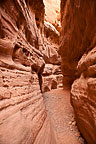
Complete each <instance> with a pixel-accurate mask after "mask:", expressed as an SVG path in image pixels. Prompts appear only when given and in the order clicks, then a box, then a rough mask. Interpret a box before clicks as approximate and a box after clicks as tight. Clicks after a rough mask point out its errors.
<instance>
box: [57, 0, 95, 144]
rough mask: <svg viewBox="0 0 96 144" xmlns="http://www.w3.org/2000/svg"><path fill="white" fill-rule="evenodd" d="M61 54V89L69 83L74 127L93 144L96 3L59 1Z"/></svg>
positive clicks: (93, 0)
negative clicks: (75, 122)
mask: <svg viewBox="0 0 96 144" xmlns="http://www.w3.org/2000/svg"><path fill="white" fill-rule="evenodd" d="M61 18H62V19H61V21H62V30H61V36H60V50H59V52H60V54H61V57H62V73H63V76H64V86H66V85H70V84H71V83H72V82H73V81H74V80H75V79H76V80H75V81H74V82H73V84H72V88H71V103H72V105H73V108H74V111H75V115H76V120H77V125H78V127H79V129H80V131H81V133H82V135H83V136H84V138H85V139H86V141H87V142H88V144H95V143H96V1H95V0H89V1H87V0H85V1H83V0H74V1H72V0H66V1H65V0H62V1H61Z"/></svg>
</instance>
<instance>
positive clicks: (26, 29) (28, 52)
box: [0, 0, 62, 144]
mask: <svg viewBox="0 0 96 144" xmlns="http://www.w3.org/2000/svg"><path fill="white" fill-rule="evenodd" d="M44 13H45V10H44V4H43V1H42V0H8V1H7V0H5V1H1V0H0V144H21V143H22V144H23V143H28V144H32V143H40V140H41V139H40V137H39V140H38V133H39V131H40V130H41V128H43V130H42V131H43V133H46V130H49V129H50V124H49V123H48V122H47V116H46V111H45V105H44V102H43V97H42V93H41V92H42V91H49V90H51V89H54V88H57V85H58V83H59V82H60V81H61V79H60V78H61V77H62V76H60V78H58V74H59V72H58V71H60V69H59V67H60V61H59V58H58V53H57V50H56V49H55V48H57V47H58V39H59V36H58V31H57V30H56V29H55V28H54V27H52V28H53V30H51V28H50V25H48V24H44ZM49 30H50V33H51V34H52V38H50V40H51V39H52V40H51V43H52V42H53V37H54V35H55V36H56V40H55V41H54V42H53V47H51V45H50V44H49V42H48V39H49V38H48V37H49V36H48V34H49V35H50V33H48V34H47V32H48V31H49ZM44 31H45V34H44ZM46 35H47V37H46ZM55 45H56V46H55ZM52 48H54V49H52ZM48 65H51V66H48ZM44 66H46V67H45V69H44ZM53 67H54V68H53ZM48 69H49V71H48ZM48 72H49V73H48ZM56 73H57V74H56ZM42 75H43V81H42ZM49 75H55V77H56V80H54V79H53V76H52V77H51V78H49V80H50V88H49V89H48V88H46V86H45V88H44V85H45V83H44V79H45V80H46V79H48V78H46V77H47V76H49ZM42 83H43V88H42V85H41V84H42ZM47 85H48V84H47ZM54 85H55V87H54ZM48 124H49V126H48ZM46 126H48V127H46ZM45 127H46V128H45ZM48 128H49V129H48ZM49 135H50V134H49ZM49 135H46V136H45V139H48V140H50V139H49V138H48V136H49ZM41 136H42V135H41ZM36 137H37V139H36ZM46 137H47V138H46ZM35 139H36V141H35ZM42 140H44V139H43V138H42ZM38 141H39V142H38ZM51 142H53V143H55V142H54V136H53V134H52V139H51ZM49 143H50V142H49Z"/></svg>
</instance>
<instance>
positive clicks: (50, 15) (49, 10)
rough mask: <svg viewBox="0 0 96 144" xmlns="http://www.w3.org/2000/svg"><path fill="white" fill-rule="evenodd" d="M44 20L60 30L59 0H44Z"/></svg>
mask: <svg viewBox="0 0 96 144" xmlns="http://www.w3.org/2000/svg"><path fill="white" fill-rule="evenodd" d="M44 5H45V20H46V21H47V22H49V23H51V24H52V25H54V26H55V27H56V28H57V29H58V31H59V30H60V27H61V26H60V0H44Z"/></svg>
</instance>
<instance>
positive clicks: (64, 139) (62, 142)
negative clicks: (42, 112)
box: [35, 89, 85, 144]
mask: <svg viewBox="0 0 96 144" xmlns="http://www.w3.org/2000/svg"><path fill="white" fill-rule="evenodd" d="M43 98H44V103H45V106H46V111H47V122H46V121H45V125H46V126H45V127H44V126H43V127H42V129H41V131H40V134H38V136H37V139H36V141H35V144H49V143H50V144H85V142H84V140H83V138H82V137H81V136H80V133H79V131H78V129H77V126H76V121H75V117H74V112H73V108H72V106H71V104H70V90H63V89H57V90H52V91H50V92H46V93H44V94H43Z"/></svg>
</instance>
